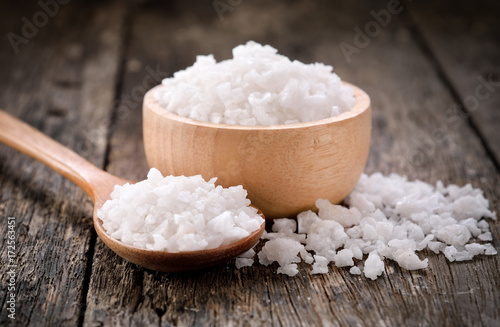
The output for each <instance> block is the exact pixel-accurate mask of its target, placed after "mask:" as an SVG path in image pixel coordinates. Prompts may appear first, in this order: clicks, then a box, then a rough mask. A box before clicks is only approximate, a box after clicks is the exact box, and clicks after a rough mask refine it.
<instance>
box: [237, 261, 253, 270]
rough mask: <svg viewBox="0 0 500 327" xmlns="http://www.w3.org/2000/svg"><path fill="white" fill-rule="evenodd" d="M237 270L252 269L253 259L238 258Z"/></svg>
mask: <svg viewBox="0 0 500 327" xmlns="http://www.w3.org/2000/svg"><path fill="white" fill-rule="evenodd" d="M235 265H236V268H238V269H240V268H242V267H250V266H252V265H253V259H251V258H236V263H235Z"/></svg>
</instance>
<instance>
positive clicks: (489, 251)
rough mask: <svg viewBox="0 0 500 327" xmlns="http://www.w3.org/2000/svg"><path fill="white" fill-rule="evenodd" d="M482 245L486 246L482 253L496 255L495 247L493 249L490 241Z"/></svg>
mask: <svg viewBox="0 0 500 327" xmlns="http://www.w3.org/2000/svg"><path fill="white" fill-rule="evenodd" d="M484 247H485V248H486V250H485V251H484V254H486V255H496V254H497V253H498V252H497V249H495V248H494V247H493V245H491V244H490V243H488V244H485V245H484Z"/></svg>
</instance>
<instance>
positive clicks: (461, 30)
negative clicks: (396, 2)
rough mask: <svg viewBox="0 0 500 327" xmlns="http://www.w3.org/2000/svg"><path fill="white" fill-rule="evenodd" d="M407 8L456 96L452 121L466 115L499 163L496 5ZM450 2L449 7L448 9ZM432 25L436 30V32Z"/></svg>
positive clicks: (499, 9) (498, 24)
mask: <svg viewBox="0 0 500 327" xmlns="http://www.w3.org/2000/svg"><path fill="white" fill-rule="evenodd" d="M415 6H416V7H417V8H418V9H417V10H411V11H410V13H411V14H412V15H411V16H412V18H413V19H414V21H415V22H416V25H417V30H418V31H419V32H420V33H421V34H422V38H423V43H424V44H425V46H426V47H427V48H428V52H429V53H428V54H429V56H430V57H431V58H432V59H433V60H435V61H436V64H437V66H438V67H439V69H440V70H441V73H442V75H443V79H444V80H445V82H446V83H447V84H448V85H447V86H449V88H450V91H451V92H452V93H453V96H454V97H456V98H457V99H456V101H457V102H458V103H457V104H458V106H459V107H461V108H462V109H461V110H459V111H458V113H460V115H459V116H457V117H455V122H454V124H455V125H460V124H462V123H464V124H466V123H467V121H468V120H470V121H472V124H473V127H474V128H475V129H477V130H478V132H479V135H480V136H481V138H482V139H483V142H484V143H485V145H486V147H487V149H488V150H489V151H490V152H491V153H492V155H493V157H494V159H495V160H496V164H497V166H499V165H500V142H498V140H499V138H500V110H498V108H499V107H500V44H499V42H498V35H499V34H500V20H499V19H498V15H499V13H500V5H499V3H498V2H493V1H487V2H485V3H482V4H481V6H482V8H481V10H478V11H474V10H471V6H470V3H468V2H465V1H459V2H455V1H454V2H452V1H444V2H443V1H442V2H440V3H439V5H436V6H434V5H433V6H431V5H429V4H428V3H423V4H418V5H415ZM450 7H452V8H453V10H451V11H450V10H449V8H450ZM435 31H439V33H436V32H435Z"/></svg>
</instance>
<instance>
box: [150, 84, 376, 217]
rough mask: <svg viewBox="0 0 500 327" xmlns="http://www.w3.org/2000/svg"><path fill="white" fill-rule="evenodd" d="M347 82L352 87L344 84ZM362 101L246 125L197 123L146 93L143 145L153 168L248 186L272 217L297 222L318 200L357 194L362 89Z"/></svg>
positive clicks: (363, 148) (365, 121) (366, 110)
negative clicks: (297, 119)
mask: <svg viewBox="0 0 500 327" xmlns="http://www.w3.org/2000/svg"><path fill="white" fill-rule="evenodd" d="M346 84H347V83H346ZM348 85H349V86H351V87H352V88H353V90H354V96H355V97H356V104H355V105H354V107H353V108H352V109H351V110H349V111H348V112H345V113H343V114H341V115H339V116H336V117H332V118H327V119H323V120H319V121H315V122H309V123H300V124H291V125H273V126H240V125H237V126H235V125H225V124H214V123H208V122H200V121H195V120H192V119H190V118H185V117H181V116H179V115H176V114H173V113H171V112H168V111H167V110H165V109H164V108H162V107H161V106H160V105H159V104H158V102H157V101H156V99H155V97H154V92H155V90H156V89H157V88H161V87H165V86H163V85H158V86H156V87H155V88H153V89H151V90H150V91H149V92H147V93H146V95H145V98H144V106H143V129H144V146H145V152H146V157H147V161H148V164H149V166H150V167H156V168H157V169H159V170H160V171H161V172H162V173H163V174H164V175H186V176H191V175H197V174H201V175H202V176H203V177H204V178H205V179H207V180H208V179H210V178H212V177H217V184H219V185H222V186H224V187H229V186H233V185H240V184H241V185H243V187H244V188H245V189H246V190H247V191H248V197H249V198H250V200H251V201H252V204H254V205H255V206H256V207H258V208H259V209H260V210H262V212H264V215H265V216H266V218H269V219H272V218H283V217H293V216H295V215H297V214H298V213H299V212H301V211H304V210H308V209H314V207H315V206H314V204H315V201H316V200H317V199H319V198H322V199H328V200H330V201H331V202H332V203H339V202H342V200H343V199H344V198H345V197H346V196H347V195H349V193H350V192H351V191H352V190H353V189H354V187H355V185H356V183H357V181H358V179H359V177H360V176H361V174H362V172H363V170H364V167H365V164H366V160H367V157H368V152H369V148H370V135H371V106H370V98H369V97H368V95H367V94H366V93H365V92H364V91H362V90H361V89H359V88H358V87H356V86H354V85H351V84H348Z"/></svg>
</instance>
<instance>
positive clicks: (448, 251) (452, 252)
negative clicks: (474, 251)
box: [443, 245, 458, 261]
mask: <svg viewBox="0 0 500 327" xmlns="http://www.w3.org/2000/svg"><path fill="white" fill-rule="evenodd" d="M457 252H458V251H457V249H456V248H455V247H454V246H453V245H450V246H447V247H445V248H444V251H443V253H444V256H445V257H446V259H448V261H455V256H456V255H457Z"/></svg>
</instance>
